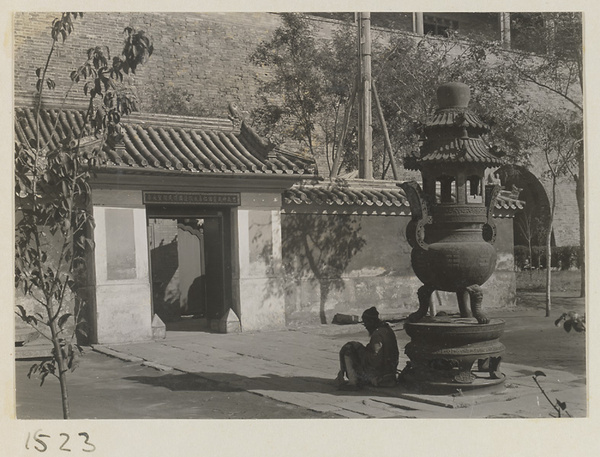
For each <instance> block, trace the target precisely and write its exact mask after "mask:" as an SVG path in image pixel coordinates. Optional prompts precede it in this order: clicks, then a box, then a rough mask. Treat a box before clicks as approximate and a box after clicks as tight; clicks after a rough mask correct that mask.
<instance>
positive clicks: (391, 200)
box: [283, 183, 524, 211]
mask: <svg viewBox="0 0 600 457" xmlns="http://www.w3.org/2000/svg"><path fill="white" fill-rule="evenodd" d="M283 201H284V203H285V204H294V205H314V204H317V205H328V206H331V205H339V206H352V205H358V206H362V205H367V206H373V205H375V206H377V207H380V206H386V207H395V208H401V207H409V206H410V205H409V202H408V199H407V198H406V196H405V194H404V191H403V190H402V189H401V188H399V187H394V186H390V185H389V184H387V185H384V184H382V185H381V186H380V187H377V186H369V187H360V186H357V185H337V184H332V183H327V184H324V183H320V184H306V183H301V184H296V185H294V186H293V187H292V188H290V189H288V190H286V191H285V192H284V193H283ZM495 208H496V209H498V210H501V209H505V210H512V211H514V210H519V209H523V208H524V202H522V201H520V200H518V199H515V198H512V197H510V196H509V195H508V193H507V192H505V191H503V192H501V193H500V194H499V195H498V197H497V199H496V205H495Z"/></svg>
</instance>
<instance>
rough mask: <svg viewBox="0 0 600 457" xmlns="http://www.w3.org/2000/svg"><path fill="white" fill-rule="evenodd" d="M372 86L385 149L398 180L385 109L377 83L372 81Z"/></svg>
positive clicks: (395, 177)
mask: <svg viewBox="0 0 600 457" xmlns="http://www.w3.org/2000/svg"><path fill="white" fill-rule="evenodd" d="M371 86H372V88H373V98H374V99H375V106H376V107H377V114H378V115H379V122H380V124H381V129H382V130H383V139H384V141H385V149H386V150H387V152H388V154H389V156H390V163H391V165H392V173H393V174H394V179H395V180H396V181H397V180H398V169H397V168H396V161H395V160H394V154H393V152H392V142H391V141H390V135H389V133H388V129H387V125H386V123H385V118H384V117H383V109H382V108H381V103H380V101H379V95H378V94H377V88H376V87H375V81H371Z"/></svg>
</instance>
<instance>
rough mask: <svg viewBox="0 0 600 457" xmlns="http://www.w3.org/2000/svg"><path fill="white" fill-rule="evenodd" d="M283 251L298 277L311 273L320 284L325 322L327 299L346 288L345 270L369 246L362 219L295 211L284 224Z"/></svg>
mask: <svg viewBox="0 0 600 457" xmlns="http://www.w3.org/2000/svg"><path fill="white" fill-rule="evenodd" d="M283 230H284V231H285V237H283V240H282V242H283V252H286V253H288V258H290V259H293V262H286V263H285V264H284V268H285V273H286V275H287V276H288V277H290V278H294V277H298V276H299V275H300V276H303V275H304V274H306V273H308V274H309V275H310V278H311V280H314V281H315V282H317V283H318V284H319V289H320V290H319V292H320V299H321V303H320V317H321V323H323V324H325V323H327V322H326V318H325V303H326V301H327V297H328V295H329V293H330V291H332V290H341V289H343V288H344V280H343V279H342V275H343V273H344V272H345V271H346V268H347V267H348V265H349V264H350V261H351V260H352V258H353V257H354V256H355V255H356V254H357V253H358V252H359V251H360V250H361V249H362V248H363V247H364V246H365V244H366V242H367V241H366V240H365V238H364V237H363V236H362V235H361V234H360V232H361V225H360V221H359V219H357V218H356V217H354V216H349V215H338V216H336V217H332V216H328V215H320V214H291V215H288V216H286V219H285V224H284V225H283Z"/></svg>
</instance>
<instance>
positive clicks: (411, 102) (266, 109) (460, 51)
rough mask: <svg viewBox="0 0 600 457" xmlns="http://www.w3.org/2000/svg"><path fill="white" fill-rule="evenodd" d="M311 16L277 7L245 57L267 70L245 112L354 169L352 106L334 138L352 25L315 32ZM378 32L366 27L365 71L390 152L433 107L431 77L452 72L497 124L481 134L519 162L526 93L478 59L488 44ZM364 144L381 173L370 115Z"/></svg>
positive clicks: (343, 101)
mask: <svg viewBox="0 0 600 457" xmlns="http://www.w3.org/2000/svg"><path fill="white" fill-rule="evenodd" d="M312 24H313V23H312V22H311V21H310V20H309V19H307V18H306V17H304V16H302V15H300V14H287V15H283V25H282V26H281V27H280V28H279V29H277V30H276V31H275V33H274V35H273V37H272V38H271V40H269V41H267V42H265V43H262V44H261V45H260V46H259V47H258V48H257V50H256V51H255V52H254V53H253V55H252V57H251V60H252V62H254V63H255V64H256V65H258V66H261V67H264V68H266V69H268V70H269V71H270V73H267V78H266V80H265V81H262V82H260V92H261V94H262V102H261V105H260V107H259V108H257V109H256V110H254V111H253V119H254V122H255V123H256V124H257V125H258V126H259V130H260V132H261V133H262V134H263V135H266V136H267V137H269V138H270V139H271V140H272V141H273V142H275V143H279V144H281V143H283V142H284V141H285V140H286V139H290V138H291V139H293V140H295V141H297V142H299V143H300V144H301V145H303V146H304V148H305V150H306V152H307V153H309V154H311V155H312V156H313V157H315V158H317V159H319V158H320V157H323V158H325V159H326V162H327V164H328V166H329V169H331V164H332V161H333V160H332V159H333V158H334V157H335V156H336V155H337V154H338V152H340V151H341V152H343V154H344V162H343V165H344V166H345V168H346V169H347V170H352V169H356V166H357V164H358V156H357V149H358V144H357V139H356V136H357V131H356V119H355V118H356V116H350V117H351V120H350V123H349V135H348V136H347V137H346V139H345V141H344V143H343V144H339V140H340V135H341V132H342V130H343V128H342V124H343V122H342V119H343V118H344V114H345V111H346V110H348V108H349V107H350V106H349V105H351V99H352V93H353V89H352V88H353V85H354V81H355V78H356V73H357V72H356V68H357V36H356V27H355V26H354V25H353V24H347V23H341V24H340V25H339V27H338V28H337V29H335V31H334V33H333V35H332V37H331V38H323V37H321V36H320V37H319V39H318V40H317V39H316V30H315V28H314V25H312ZM390 37H391V38H390ZM387 38H390V39H387ZM387 38H386V37H384V36H383V35H377V34H375V35H374V36H373V45H372V54H373V71H372V73H373V79H374V83H375V85H376V87H377V90H378V93H379V98H380V100H381V106H382V111H383V115H384V118H385V120H386V121H387V123H388V125H389V132H390V139H391V142H392V145H393V149H394V155H395V157H396V160H397V161H400V160H401V158H402V157H403V156H405V155H407V154H409V153H411V152H412V151H414V150H416V149H418V147H419V133H420V126H421V125H422V124H423V122H425V120H426V119H427V117H428V116H429V115H431V114H432V113H433V112H434V111H435V109H436V108H437V102H436V89H437V87H438V86H439V85H440V84H442V83H445V82H448V81H452V80H459V81H464V82H467V83H468V84H469V85H470V86H471V88H472V103H471V105H472V109H474V110H475V111H476V112H477V113H478V114H479V115H480V116H481V117H482V119H483V120H484V122H487V123H489V124H492V126H495V125H501V126H502V128H501V129H496V130H493V131H492V134H491V136H490V141H491V142H493V143H494V145H495V146H496V147H498V148H501V149H502V150H503V151H504V152H505V154H506V155H507V157H509V158H510V160H513V161H515V162H516V161H520V163H523V164H527V157H524V155H523V153H522V151H523V150H526V149H527V148H524V147H523V144H522V138H523V134H522V132H521V130H522V129H523V124H524V122H525V120H526V118H525V110H524V109H523V106H524V105H525V104H526V94H521V93H520V91H519V90H518V84H516V81H517V80H518V78H517V76H516V75H515V74H514V73H511V72H506V71H503V68H502V67H500V66H499V65H497V64H496V63H495V62H490V61H489V60H487V56H488V55H490V51H489V48H490V45H489V44H487V43H483V42H476V41H465V40H460V39H458V37H457V35H456V34H453V33H450V34H449V36H448V38H440V37H434V36H430V35H427V36H424V37H419V38H417V37H412V36H409V35H406V34H404V33H397V32H396V33H394V32H390V33H388V34H387ZM507 100H508V101H510V102H511V106H512V107H513V109H512V110H510V111H507V110H506V105H507ZM375 118H376V117H375ZM338 148H339V151H338ZM373 148H374V150H373V163H374V171H375V173H376V174H378V175H379V176H380V177H381V178H382V179H385V177H386V174H387V171H388V169H389V167H390V161H389V160H388V157H387V155H386V154H384V141H383V135H382V128H381V126H380V125H378V123H377V122H374V123H373ZM322 174H324V173H322Z"/></svg>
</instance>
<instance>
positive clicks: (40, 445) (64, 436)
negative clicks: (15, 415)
mask: <svg viewBox="0 0 600 457" xmlns="http://www.w3.org/2000/svg"><path fill="white" fill-rule="evenodd" d="M40 432H41V430H37V431H36V432H35V433H34V434H33V437H32V436H31V433H28V434H27V441H26V442H25V449H30V442H31V440H32V438H33V441H34V442H35V443H32V447H33V449H35V450H36V451H38V452H46V451H47V450H48V444H47V443H46V441H45V439H52V438H51V436H50V435H45V434H43V433H40ZM59 436H60V438H61V443H62V444H61V445H60V447H59V449H60V450H61V451H65V452H71V451H72V449H71V445H69V444H68V443H69V441H70V440H71V436H70V435H69V434H68V433H61V434H60V435H59ZM78 436H80V437H81V438H83V440H79V441H83V442H82V443H81V446H82V447H81V450H82V451H83V452H94V451H95V450H96V446H95V445H94V444H92V443H91V442H90V435H88V434H87V433H85V432H81V433H78Z"/></svg>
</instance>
